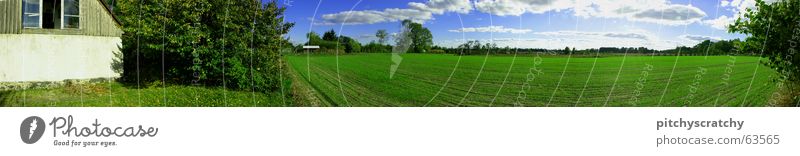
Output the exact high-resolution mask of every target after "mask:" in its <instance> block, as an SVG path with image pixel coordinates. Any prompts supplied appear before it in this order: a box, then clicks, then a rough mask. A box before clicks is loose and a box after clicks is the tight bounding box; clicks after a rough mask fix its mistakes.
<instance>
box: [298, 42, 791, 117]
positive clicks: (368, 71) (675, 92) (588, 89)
mask: <svg viewBox="0 0 800 156" xmlns="http://www.w3.org/2000/svg"><path fill="white" fill-rule="evenodd" d="M401 56H402V61H401V63H400V65H399V67H398V68H397V70H396V72H395V73H394V76H393V78H391V79H390V78H389V75H390V66H391V65H392V61H391V60H392V59H391V54H350V55H340V56H336V55H311V56H306V55H292V56H287V58H286V59H287V61H288V63H289V66H290V68H291V69H292V70H294V73H295V74H298V75H299V76H298V77H299V78H298V81H302V82H293V83H305V84H307V86H309V90H314V91H315V93H314V94H315V96H317V97H318V99H320V100H321V101H324V102H322V103H327V105H330V106H561V107H573V106H593V107H602V106H653V107H655V106H671V107H681V106H706V107H715V106H765V105H767V103H768V102H767V101H768V100H769V98H770V95H772V93H773V92H774V91H775V90H776V88H777V87H776V85H775V84H776V82H774V81H773V78H774V77H775V76H776V73H775V71H774V70H772V69H770V68H768V67H765V66H763V65H761V64H760V63H759V58H758V57H751V56H707V57H706V56H679V57H676V56H613V57H599V58H595V57H578V56H574V57H568V56H544V55H542V56H539V55H533V54H528V55H517V56H514V55H503V56H491V55H490V56H488V57H487V56H484V55H471V56H457V55H443V54H402V55H401ZM755 70H757V71H755ZM754 71H755V76H754ZM670 77H671V78H670ZM751 80H752V81H753V82H752V85H751Z"/></svg>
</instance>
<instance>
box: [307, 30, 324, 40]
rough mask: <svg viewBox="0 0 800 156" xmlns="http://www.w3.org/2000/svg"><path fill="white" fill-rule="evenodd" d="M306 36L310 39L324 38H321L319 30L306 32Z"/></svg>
mask: <svg viewBox="0 0 800 156" xmlns="http://www.w3.org/2000/svg"><path fill="white" fill-rule="evenodd" d="M306 38H308V40H309V41H311V40H321V39H322V38H319V34H317V32H314V31H311V32H308V33H306Z"/></svg>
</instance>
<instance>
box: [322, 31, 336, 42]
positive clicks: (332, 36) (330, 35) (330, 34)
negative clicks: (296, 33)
mask: <svg viewBox="0 0 800 156" xmlns="http://www.w3.org/2000/svg"><path fill="white" fill-rule="evenodd" d="M322 39H323V40H326V41H336V40H338V39H339V38H337V35H336V31H333V29H331V30H328V31H326V32H325V34H323V35H322Z"/></svg>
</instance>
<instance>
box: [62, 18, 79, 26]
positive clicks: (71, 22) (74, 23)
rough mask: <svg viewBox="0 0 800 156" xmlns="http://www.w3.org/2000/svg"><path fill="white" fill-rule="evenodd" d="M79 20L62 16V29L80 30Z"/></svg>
mask: <svg viewBox="0 0 800 156" xmlns="http://www.w3.org/2000/svg"><path fill="white" fill-rule="evenodd" d="M79 25H80V18H79V17H76V16H64V28H80V27H78V26H79Z"/></svg>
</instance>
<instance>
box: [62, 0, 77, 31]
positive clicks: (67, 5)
mask: <svg viewBox="0 0 800 156" xmlns="http://www.w3.org/2000/svg"><path fill="white" fill-rule="evenodd" d="M62 5H63V8H64V9H62V10H63V15H62V16H63V17H62V18H61V19H63V20H64V21H63V22H61V24H62V26H61V28H80V20H81V16H80V13H81V10H80V9H81V7H80V1H79V0H64V3H62Z"/></svg>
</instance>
